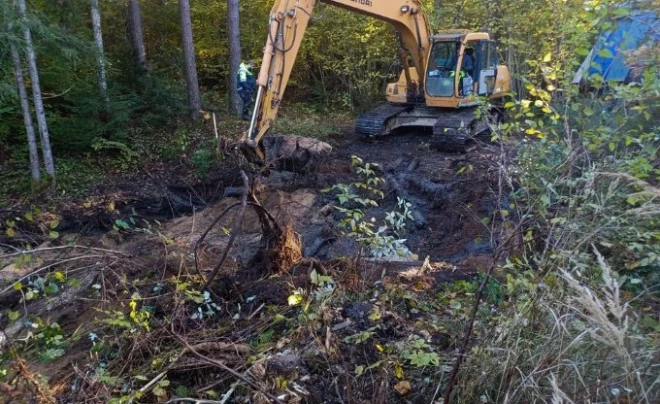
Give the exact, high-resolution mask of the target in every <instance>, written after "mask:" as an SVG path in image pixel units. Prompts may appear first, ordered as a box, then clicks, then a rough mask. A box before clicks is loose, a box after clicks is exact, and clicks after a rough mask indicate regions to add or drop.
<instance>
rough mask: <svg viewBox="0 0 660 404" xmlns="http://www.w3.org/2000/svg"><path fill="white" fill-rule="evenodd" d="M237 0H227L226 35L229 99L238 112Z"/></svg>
mask: <svg viewBox="0 0 660 404" xmlns="http://www.w3.org/2000/svg"><path fill="white" fill-rule="evenodd" d="M238 2H239V0H227V36H228V37H229V101H230V102H231V105H232V107H233V108H234V112H235V113H236V114H240V113H241V111H242V108H241V98H240V97H239V95H238V88H237V87H238V67H239V65H240V64H241V31H240V15H239V7H238Z"/></svg>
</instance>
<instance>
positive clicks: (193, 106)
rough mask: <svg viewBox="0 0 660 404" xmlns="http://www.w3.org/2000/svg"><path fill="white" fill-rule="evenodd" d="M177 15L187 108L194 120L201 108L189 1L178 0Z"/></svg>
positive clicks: (197, 117)
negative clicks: (179, 21)
mask: <svg viewBox="0 0 660 404" xmlns="http://www.w3.org/2000/svg"><path fill="white" fill-rule="evenodd" d="M179 15H180V17H181V44H182V47H183V64H184V68H185V73H186V89H187V91H188V108H189V109H190V116H191V117H192V120H193V121H196V120H197V119H199V112H200V110H201V109H202V100H201V98H200V95H199V83H198V82H197V63H196V62H195V44H194V43H193V32H192V21H191V19H190V2H189V1H188V0H179Z"/></svg>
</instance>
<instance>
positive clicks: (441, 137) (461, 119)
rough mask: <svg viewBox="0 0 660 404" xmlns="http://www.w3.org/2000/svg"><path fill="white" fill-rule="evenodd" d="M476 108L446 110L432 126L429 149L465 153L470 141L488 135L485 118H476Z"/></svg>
mask: <svg viewBox="0 0 660 404" xmlns="http://www.w3.org/2000/svg"><path fill="white" fill-rule="evenodd" d="M476 112H477V108H476V107H473V108H465V109H459V110H448V111H446V112H445V113H443V114H442V116H441V117H439V118H438V120H437V121H436V123H435V125H433V136H432V137H431V142H430V147H431V148H432V149H434V150H438V151H445V152H459V153H465V152H466V150H467V147H468V145H469V143H470V141H471V140H473V139H475V138H477V137H479V136H481V135H484V134H486V133H488V130H489V126H488V122H487V119H486V118H485V117H481V118H477V116H476Z"/></svg>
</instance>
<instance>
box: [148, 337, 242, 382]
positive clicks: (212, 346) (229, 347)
mask: <svg viewBox="0 0 660 404" xmlns="http://www.w3.org/2000/svg"><path fill="white" fill-rule="evenodd" d="M195 349H199V350H201V351H235V352H236V353H237V354H244V355H247V354H249V353H250V352H251V350H250V347H249V346H247V345H245V344H229V343H225V342H205V343H201V344H197V345H194V346H190V345H188V343H186V347H185V348H183V349H182V350H181V352H179V353H178V354H177V355H176V356H175V357H174V360H172V362H170V364H169V365H168V366H167V368H165V370H163V371H162V372H160V373H159V374H157V375H156V377H154V378H153V379H151V380H150V381H149V383H147V384H145V385H144V386H142V388H141V389H140V393H146V392H148V391H149V390H151V389H152V388H153V387H154V386H155V385H156V383H158V382H159V381H160V379H162V378H163V377H165V376H166V375H167V372H169V371H170V370H172V368H174V365H176V363H177V362H178V361H179V359H181V358H182V357H184V356H185V355H186V354H187V353H195V354H197V351H196V350H195Z"/></svg>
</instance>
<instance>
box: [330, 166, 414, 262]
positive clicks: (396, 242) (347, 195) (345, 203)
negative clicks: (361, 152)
mask: <svg viewBox="0 0 660 404" xmlns="http://www.w3.org/2000/svg"><path fill="white" fill-rule="evenodd" d="M351 165H352V166H353V168H354V170H355V172H356V173H357V174H358V175H360V177H361V180H360V181H358V182H355V183H352V184H335V185H333V186H332V187H331V188H328V189H325V190H323V192H331V191H337V193H336V195H335V197H336V198H337V201H338V202H339V205H340V206H335V209H336V210H337V211H338V212H339V213H340V214H341V215H342V216H343V219H342V221H341V222H340V223H339V226H340V228H342V230H343V232H344V234H345V235H347V236H348V237H351V238H353V239H355V240H356V241H357V242H358V243H359V244H360V245H361V246H362V247H363V248H365V249H366V250H368V251H369V253H370V254H371V256H372V257H373V258H378V259H382V258H386V259H401V258H404V259H406V258H410V257H411V256H412V253H411V252H410V250H409V249H408V248H407V247H406V245H405V242H406V240H405V239H403V238H401V237H402V236H403V235H404V231H405V227H406V225H407V222H408V221H409V220H412V214H411V212H410V208H411V207H412V205H411V204H410V203H409V202H407V201H405V200H404V199H402V198H398V201H397V209H398V210H396V211H392V212H389V213H387V214H386V215H385V223H387V224H389V226H388V225H387V224H385V225H381V226H379V227H378V228H377V229H376V219H375V218H371V219H367V217H366V213H365V211H366V210H367V209H368V208H370V207H378V202H377V201H376V200H374V199H371V198H379V199H383V198H384V197H385V194H384V193H383V191H382V190H381V189H379V186H381V185H382V184H383V183H384V180H383V179H382V178H381V177H379V176H378V174H379V172H380V167H379V166H378V164H373V163H364V162H363V161H362V159H361V158H359V157H357V156H351Z"/></svg>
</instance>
